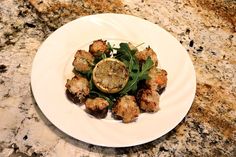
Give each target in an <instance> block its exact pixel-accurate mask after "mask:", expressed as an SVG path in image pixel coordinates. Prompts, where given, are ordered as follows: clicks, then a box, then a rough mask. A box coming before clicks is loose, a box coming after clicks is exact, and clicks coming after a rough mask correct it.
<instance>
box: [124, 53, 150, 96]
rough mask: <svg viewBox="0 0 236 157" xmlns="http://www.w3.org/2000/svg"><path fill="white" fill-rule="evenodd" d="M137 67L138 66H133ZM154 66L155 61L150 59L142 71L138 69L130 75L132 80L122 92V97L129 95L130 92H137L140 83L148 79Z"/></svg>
mask: <svg viewBox="0 0 236 157" xmlns="http://www.w3.org/2000/svg"><path fill="white" fill-rule="evenodd" d="M133 66H136V65H133ZM152 66H153V61H152V60H151V58H150V57H148V59H147V60H146V62H145V63H144V64H143V65H142V67H141V71H140V70H139V69H138V70H137V71H136V68H135V71H132V72H131V73H130V79H129V81H128V83H127V85H126V86H125V87H124V88H123V89H122V90H121V91H120V94H121V95H125V94H127V93H128V92H129V91H131V92H135V91H136V90H137V88H138V82H139V81H141V80H146V79H148V71H149V69H150V68H151V67H152Z"/></svg>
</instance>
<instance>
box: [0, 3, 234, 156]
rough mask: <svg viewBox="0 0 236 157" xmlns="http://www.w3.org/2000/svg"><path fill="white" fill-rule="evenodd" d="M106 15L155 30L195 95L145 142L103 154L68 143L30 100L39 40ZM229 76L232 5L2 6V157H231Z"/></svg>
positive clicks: (87, 146) (231, 67)
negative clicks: (182, 59)
mask: <svg viewBox="0 0 236 157" xmlns="http://www.w3.org/2000/svg"><path fill="white" fill-rule="evenodd" d="M104 12H113V13H125V14H131V15H135V16H138V17H141V18H144V19H146V20H149V21H151V22H153V23H156V24H158V25H160V26H161V27H163V28H164V29H166V30H167V31H168V32H170V33H171V34H172V35H173V36H175V37H176V38H177V39H178V40H179V42H180V43H181V44H182V45H183V46H184V47H185V48H186V49H187V52H188V53H189V55H190V57H191V59H192V61H193V64H194V67H195V70H196V75H197V91H196V97H195V99H194V102H193V105H192V107H191V109H190V111H189V113H188V114H187V116H186V117H185V118H184V120H183V121H182V122H181V123H180V124H179V125H178V126H177V127H176V128H175V129H173V130H172V131H171V132H169V133H168V134H166V135H164V136H163V137H161V138H159V139H156V140H154V141H152V142H150V143H147V144H143V145H140V146H134V147H129V148H104V147H99V146H94V145H91V144H86V143H84V142H81V141H78V140H75V139H72V138H70V137H69V136H68V135H65V134H64V133H62V132H61V131H60V130H59V129H57V128H55V127H54V126H53V125H52V124H51V123H50V122H49V121H48V120H47V119H46V117H44V115H43V114H42V113H41V111H40V110H39V108H38V106H37V104H36V102H35V100H34V98H33V96H32V91H31V88H30V73H31V66H32V61H33V58H34V56H35V54H36V52H37V49H38V48H39V46H40V44H41V43H42V42H43V41H44V40H45V38H46V37H48V35H50V34H51V33H52V32H53V31H55V30H56V29H57V28H59V27H60V26H62V25H63V24H65V23H67V22H69V21H71V20H73V19H76V18H78V17H80V16H84V15H90V14H96V13H104ZM235 75H236V1H235V0H214V1H213V0H170V1H157V0H124V1H120V0H99V1H96V2H95V1H92V0H81V1H75V0H1V1H0V157H18V156H21V157H28V156H31V157H41V156H43V157H46V156H47V157H49V156H50V157H51V156H52V157H72V156H76V157H77V156H118V155H120V156H232V157H233V156H236V76H235Z"/></svg>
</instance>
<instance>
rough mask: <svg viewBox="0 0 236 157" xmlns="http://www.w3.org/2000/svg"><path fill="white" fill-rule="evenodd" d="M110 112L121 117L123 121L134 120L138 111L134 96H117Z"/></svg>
mask: <svg viewBox="0 0 236 157" xmlns="http://www.w3.org/2000/svg"><path fill="white" fill-rule="evenodd" d="M112 112H113V113H114V116H115V117H117V118H118V119H122V121H123V122H124V123H129V122H132V121H134V120H135V119H136V118H137V117H138V115H139V113H140V111H139V107H138V105H137V103H136V100H135V97H134V96H130V95H125V96H123V97H121V98H119V99H118V100H117V102H116V104H115V106H114V107H113V109H112Z"/></svg>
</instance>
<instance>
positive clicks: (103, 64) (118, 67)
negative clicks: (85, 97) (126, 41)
mask: <svg viewBox="0 0 236 157" xmlns="http://www.w3.org/2000/svg"><path fill="white" fill-rule="evenodd" d="M128 79H129V72H128V69H127V68H126V66H125V64H124V63H123V62H121V61H119V60H117V59H114V58H106V59H103V60H101V61H100V62H98V63H97V64H96V66H95V68H94V69H93V82H94V84H95V86H96V87H97V88H98V89H99V90H101V91H102V92H105V93H117V92H119V91H121V90H122V89H123V88H124V87H125V85H126V84H127V82H128Z"/></svg>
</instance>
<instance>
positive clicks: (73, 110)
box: [31, 14, 196, 147]
mask: <svg viewBox="0 0 236 157" xmlns="http://www.w3.org/2000/svg"><path fill="white" fill-rule="evenodd" d="M96 39H106V40H108V41H111V42H112V43H117V42H120V41H131V42H133V43H142V42H145V46H147V45H150V46H151V47H152V48H153V49H154V50H155V51H156V52H157V56H158V59H159V63H160V64H161V67H162V68H164V69H165V70H167V72H168V84H167V88H166V90H165V92H164V93H163V94H162V95H161V100H160V108H161V109H160V111H158V112H157V113H154V114H148V113H144V114H141V115H140V116H139V117H138V120H137V121H136V122H134V123H129V124H124V123H121V122H120V121H117V120H113V119H110V118H107V119H104V120H99V119H96V118H93V117H91V116H89V115H88V114H87V113H85V112H84V110H83V109H82V108H81V107H79V106H76V105H75V104H73V103H71V102H70V101H69V100H68V99H67V98H66V95H65V82H66V79H68V78H71V77H72V68H73V67H72V65H71V64H72V60H73V56H74V54H75V52H76V50H78V49H86V50H88V45H89V44H90V43H91V42H92V41H93V40H96ZM31 85H32V90H33V94H34V97H35V99H36V101H37V103H38V106H39V107H40V109H41V110H42V112H43V113H44V114H45V116H46V117H47V118H48V119H49V120H50V121H51V122H52V123H53V124H54V125H55V126H56V127H58V128H59V129H60V130H62V131H63V132H65V133H66V134H68V135H70V136H72V137H74V138H76V139H78V140H81V141H84V142H87V143H91V144H95V145H100V146H107V147H125V146H133V145H139V144H143V143H146V142H149V141H152V140H155V139H157V138H159V137H160V136H162V135H164V134H166V133H167V132H169V131H170V130H172V129H173V128H174V127H175V126H176V125H177V124H178V123H179V122H181V120H182V119H183V118H184V117H185V115H186V114H187V112H188V110H189V109H190V107H191V104H192V102H193V99H194V96H195V89H196V76H195V71H194V67H193V64H192V62H191V59H190V57H189V55H188V53H187V52H186V50H185V49H184V48H183V47H182V45H181V44H180V43H179V42H178V41H177V40H176V39H175V38H174V37H173V36H172V35H171V34H169V33H168V32H167V31H165V30H164V29H162V28H160V27H159V26H158V25H156V24H153V23H151V22H148V21H146V20H143V19H140V18H138V17H134V16H130V15H122V14H98V15H91V16H85V17H82V18H79V19H77V20H74V21H72V22H70V23H68V24H66V25H64V26H62V27H61V28H59V29H58V30H56V31H55V32H54V33H52V34H51V35H50V36H49V37H48V38H47V39H46V40H45V41H44V42H43V44H42V45H41V47H40V48H39V50H38V52H37V54H36V56H35V58H34V62H33V68H32V74H31Z"/></svg>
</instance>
